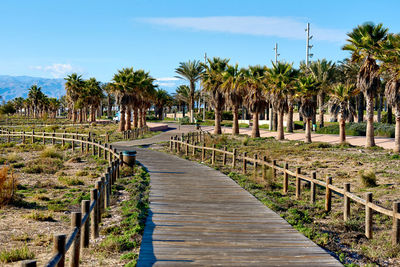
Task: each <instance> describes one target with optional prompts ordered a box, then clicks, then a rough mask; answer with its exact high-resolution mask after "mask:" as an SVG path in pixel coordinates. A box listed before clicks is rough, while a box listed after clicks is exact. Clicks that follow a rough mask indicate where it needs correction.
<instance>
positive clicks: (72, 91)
mask: <svg viewBox="0 0 400 267" xmlns="http://www.w3.org/2000/svg"><path fill="white" fill-rule="evenodd" d="M64 80H66V83H65V90H66V91H67V92H66V95H67V101H68V103H69V112H71V117H72V121H73V122H76V119H77V118H76V112H77V110H76V107H75V103H76V101H78V98H79V93H80V92H81V91H82V89H83V87H84V80H83V79H82V75H78V74H77V73H72V74H70V75H68V76H67V77H66V78H64ZM81 117H82V116H81Z"/></svg>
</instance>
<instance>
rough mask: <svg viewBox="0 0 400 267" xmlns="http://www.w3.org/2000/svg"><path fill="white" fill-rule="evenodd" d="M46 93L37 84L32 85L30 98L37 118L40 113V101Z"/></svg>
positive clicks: (34, 115) (29, 93)
mask: <svg viewBox="0 0 400 267" xmlns="http://www.w3.org/2000/svg"><path fill="white" fill-rule="evenodd" d="M43 97H44V94H43V92H42V88H41V87H38V86H37V85H36V84H35V85H32V86H31V87H30V88H29V91H28V98H29V99H31V103H32V106H33V117H34V118H36V117H37V116H38V113H39V111H40V110H39V109H40V103H41V100H42V99H43Z"/></svg>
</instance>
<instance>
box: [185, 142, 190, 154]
mask: <svg viewBox="0 0 400 267" xmlns="http://www.w3.org/2000/svg"><path fill="white" fill-rule="evenodd" d="M185 155H186V156H189V140H186V149H185Z"/></svg>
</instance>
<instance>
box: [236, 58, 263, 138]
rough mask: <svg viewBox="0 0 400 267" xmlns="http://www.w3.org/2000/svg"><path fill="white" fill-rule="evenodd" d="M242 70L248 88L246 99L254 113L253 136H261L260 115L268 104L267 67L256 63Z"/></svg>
mask: <svg viewBox="0 0 400 267" xmlns="http://www.w3.org/2000/svg"><path fill="white" fill-rule="evenodd" d="M242 71H243V73H244V79H245V86H246V89H247V93H246V95H245V98H244V100H245V102H246V103H247V106H248V108H249V111H250V112H251V113H252V115H253V127H252V131H251V137H253V138H255V137H260V128H259V124H258V120H259V115H260V112H262V111H263V110H264V109H265V107H266V105H267V99H266V95H265V91H266V84H267V79H266V72H267V68H266V67H265V66H260V65H256V66H249V68H248V69H246V70H242Z"/></svg>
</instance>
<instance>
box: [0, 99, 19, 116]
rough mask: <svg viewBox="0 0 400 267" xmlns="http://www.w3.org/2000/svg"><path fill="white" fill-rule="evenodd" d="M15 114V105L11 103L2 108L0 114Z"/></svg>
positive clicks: (0, 107)
mask: <svg viewBox="0 0 400 267" xmlns="http://www.w3.org/2000/svg"><path fill="white" fill-rule="evenodd" d="M15 112H16V110H15V107H14V104H13V103H12V102H11V101H8V102H7V103H5V104H3V105H1V106H0V114H14V113H15Z"/></svg>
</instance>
